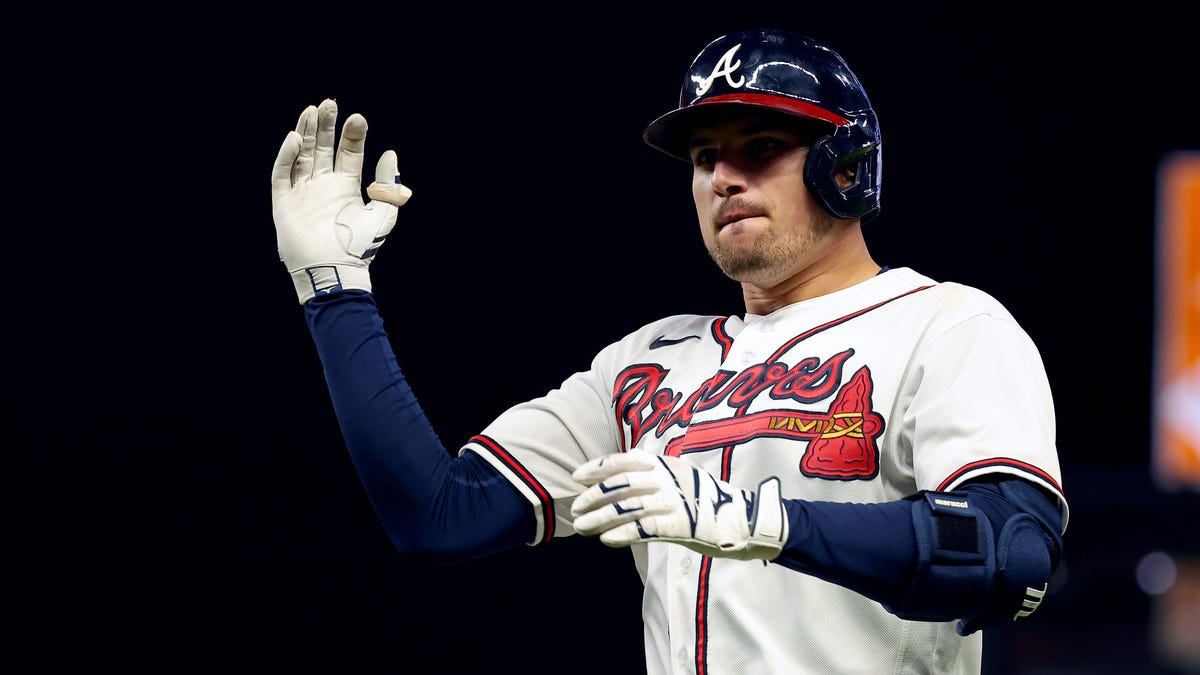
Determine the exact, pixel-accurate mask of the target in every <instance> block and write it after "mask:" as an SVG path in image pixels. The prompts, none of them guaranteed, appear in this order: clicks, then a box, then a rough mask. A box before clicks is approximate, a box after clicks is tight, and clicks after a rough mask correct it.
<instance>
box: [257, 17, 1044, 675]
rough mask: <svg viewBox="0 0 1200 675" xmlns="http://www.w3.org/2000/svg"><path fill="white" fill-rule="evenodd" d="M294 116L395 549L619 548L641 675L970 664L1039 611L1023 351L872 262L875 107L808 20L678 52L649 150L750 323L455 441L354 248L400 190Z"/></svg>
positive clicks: (331, 378) (699, 334)
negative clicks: (673, 171)
mask: <svg viewBox="0 0 1200 675" xmlns="http://www.w3.org/2000/svg"><path fill="white" fill-rule="evenodd" d="M336 120H337V106H336V104H334V103H333V102H332V101H330V100H326V101H324V102H322V103H321V105H320V106H310V107H309V108H307V109H306V110H305V111H304V112H303V113H302V115H301V117H300V120H299V122H298V124H297V127H296V130H295V131H294V132H290V133H288V134H287V137H286V138H285V140H284V142H283V145H282V146H281V148H280V151H279V154H278V157H277V158H276V162H275V166H274V170H273V174H272V197H273V205H274V219H275V224H276V230H277V234H278V242H279V253H280V258H281V259H282V260H283V262H284V263H285V265H286V266H287V269H288V270H289V272H290V273H291V275H292V278H293V281H294V282H295V286H296V290H297V295H298V298H299V301H300V302H301V304H302V305H303V307H304V313H305V317H306V320H307V322H308V325H309V328H310V331H311V333H312V336H313V339H314V340H315V343H316V347H317V350H318V353H319V354H320V357H321V360H322V363H323V365H324V368H325V375H326V379H327V382H328V386H329V391H330V393H331V396H332V399H333V404H334V407H335V411H336V413H337V417H338V420H339V423H340V425H341V429H342V432H343V436H344V438H345V441H346V444H347V447H348V448H349V451H350V453H351V456H352V458H353V461H354V463H355V466H356V468H357V470H358V473H359V475H360V477H361V479H362V482H363V485H364V486H365V488H366V490H367V492H368V494H369V496H370V498H371V500H372V503H373V505H374V507H375V509H376V512H377V513H378V515H379V518H380V520H381V522H382V524H383V525H384V527H385V528H386V529H387V532H388V534H389V535H390V536H391V538H392V541H393V542H394V544H395V546H396V548H397V550H399V551H400V552H401V553H402V554H404V555H405V556H408V557H410V558H412V559H414V560H423V561H427V562H429V563H430V564H449V563H454V562H457V561H462V560H467V559H472V558H477V557H479V556H483V555H487V554H489V553H493V552H496V551H499V550H502V549H505V548H509V547H514V546H519V545H536V544H542V543H546V542H549V541H550V540H552V539H553V538H555V537H561V536H569V535H571V534H575V533H579V534H582V535H598V536H599V537H600V539H601V540H602V541H603V542H604V543H606V544H608V545H610V546H616V547H629V548H630V550H631V551H632V553H633V558H634V562H635V564H636V566H637V569H638V571H639V573H640V575H641V577H642V580H643V582H644V584H645V596H644V601H643V616H642V618H643V622H644V626H645V630H644V635H645V648H646V665H647V672H648V673H650V674H651V675H657V674H659V673H677V672H695V673H710V674H713V675H720V674H723V673H735V672H737V673H742V672H747V673H789V674H794V673H835V672H837V673H844V672H871V673H877V672H956V673H966V672H978V671H979V670H980V668H981V662H982V631H981V629H986V628H988V627H991V626H998V625H1004V624H1008V623H1011V622H1012V621H1014V620H1017V619H1019V618H1022V617H1025V616H1028V615H1029V614H1030V613H1032V612H1033V611H1034V610H1035V609H1036V608H1037V607H1038V605H1039V604H1040V602H1041V600H1042V597H1043V596H1044V594H1045V592H1046V590H1047V587H1048V583H1049V579H1050V576H1051V574H1052V573H1053V571H1054V569H1055V568H1056V566H1057V564H1058V562H1059V560H1060V557H1061V550H1062V538H1061V535H1062V533H1063V531H1064V530H1065V527H1066V520H1067V504H1066V500H1065V497H1064V495H1063V492H1062V488H1061V476H1060V470H1059V463H1058V457H1057V450H1056V447H1055V420H1054V410H1053V403H1052V398H1051V393H1050V390H1049V386H1048V382H1047V378H1046V374H1045V371H1044V368H1043V365H1042V362H1041V357H1040V354H1039V353H1038V350H1037V348H1036V347H1035V345H1034V344H1033V343H1032V341H1031V340H1030V339H1029V337H1028V335H1027V334H1026V333H1025V332H1024V331H1023V330H1022V328H1021V327H1020V326H1019V325H1018V324H1017V323H1016V321H1015V320H1014V319H1013V317H1012V316H1011V315H1010V313H1009V312H1008V311H1007V310H1006V309H1005V308H1004V307H1002V306H1001V305H1000V304H999V303H998V302H997V301H996V300H995V299H993V298H992V297H991V296H989V295H987V294H986V293H984V292H982V291H980V290H977V289H974V288H970V287H967V286H963V285H961V284H956V283H949V282H941V283H939V282H937V281H934V280H933V279H930V278H928V277H925V276H923V275H921V274H919V273H917V272H916V271H914V270H912V269H908V268H899V269H888V268H886V267H881V266H880V265H879V264H877V263H876V262H875V261H874V260H873V259H872V257H871V254H870V253H869V251H868V248H867V246H866V243H865V240H864V236H863V232H862V224H863V222H864V221H868V220H870V219H871V218H873V217H875V216H876V215H877V213H878V212H879V209H880V179H881V168H882V165H881V161H882V156H881V145H880V135H879V127H878V123H877V120H876V117H875V113H874V111H873V110H872V108H871V105H870V102H869V100H868V99H867V96H866V93H865V92H864V91H863V89H862V86H861V84H860V83H859V81H858V79H857V78H856V77H855V76H854V74H853V73H852V72H851V71H850V69H849V67H848V66H847V65H846V64H845V62H844V61H843V60H842V59H841V57H840V56H838V55H837V54H836V53H834V52H833V51H831V50H829V49H828V48H826V47H824V46H822V45H820V44H818V43H817V42H815V41H813V40H811V39H810V38H807V37H805V36H802V35H797V34H794V33H788V32H783V31H773V30H763V31H743V32H738V33H733V34H730V35H726V36H723V37H720V38H718V39H716V40H714V41H713V42H711V43H710V44H709V45H707V46H706V47H705V48H704V49H703V50H702V51H701V52H700V54H699V55H698V56H697V57H696V59H695V60H694V62H693V63H692V65H691V67H690V68H689V69H688V72H687V73H686V75H685V78H684V84H683V92H682V95H681V98H680V105H679V107H678V108H677V109H675V110H673V111H671V112H668V113H667V114H665V115H663V116H662V117H660V118H658V119H656V120H654V121H653V122H652V123H651V124H650V125H649V126H648V127H647V129H646V132H645V135H644V138H645V140H646V142H647V143H648V144H649V145H650V146H652V147H654V148H656V149H658V150H661V151H663V152H665V153H667V154H669V155H672V156H675V157H678V158H680V159H684V160H686V161H688V162H689V163H690V164H691V166H692V196H693V198H694V200H695V205H696V213H697V216H698V222H699V227H700V234H701V237H702V238H703V240H704V243H705V246H706V247H707V249H708V251H709V253H710V254H711V256H712V258H713V260H714V261H715V262H716V263H717V264H718V265H719V266H720V267H721V269H722V270H723V271H724V272H725V274H726V275H727V276H729V277H730V278H731V279H732V280H734V281H736V282H738V283H739V284H740V285H741V288H742V291H743V296H744V299H745V308H746V312H745V314H744V315H743V316H696V315H677V316H669V317H665V318H663V319H660V320H657V321H654V322H652V323H650V324H648V325H645V326H642V327H640V328H636V329H634V330H632V332H629V333H628V334H627V335H626V336H625V337H624V338H622V339H620V340H617V341H616V342H614V343H612V344H610V345H608V346H607V347H605V348H604V349H602V350H601V351H600V352H599V353H598V354H597V355H596V356H595V358H594V359H593V360H592V362H591V364H590V366H589V367H588V368H587V369H585V370H582V371H580V372H577V373H575V374H574V375H571V376H570V377H568V378H567V379H566V380H565V381H564V382H563V383H562V385H561V386H560V387H558V388H556V389H554V390H553V391H550V392H547V393H546V394H545V395H544V396H542V397H539V398H537V399H535V400H532V401H529V402H526V403H522V404H518V405H516V406H514V407H512V408H511V409H509V410H507V411H504V412H503V413H502V414H500V416H499V417H498V418H496V420H495V421H494V422H492V423H491V424H489V425H488V426H487V427H486V428H485V429H483V430H481V431H480V433H479V434H478V435H476V436H474V437H472V438H470V439H468V440H467V441H466V442H465V443H464V444H463V445H462V447H461V448H460V449H459V451H458V452H457V453H456V454H455V455H454V456H451V453H449V452H447V449H446V448H445V447H444V446H443V445H442V444H441V442H440V441H439V440H438V437H437V435H436V433H434V431H433V430H432V428H431V427H430V425H429V423H428V420H427V419H426V418H425V416H424V413H423V412H422V410H421V408H420V406H419V404H418V402H417V400H416V397H415V395H414V393H413V392H412V391H411V390H410V389H409V388H408V385H407V383H406V382H405V379H404V376H403V374H402V372H401V370H400V367H399V364H398V362H397V360H396V357H395V355H394V354H393V352H392V349H391V346H390V343H389V341H388V338H387V335H386V333H385V332H384V330H383V323H382V319H381V318H380V316H379V313H378V311H377V308H376V306H375V303H374V299H373V295H372V287H371V282H370V276H369V274H368V264H369V262H370V260H371V258H372V256H373V254H374V252H375V251H376V250H377V249H378V247H379V246H380V245H382V243H383V241H384V239H385V238H386V236H387V235H388V234H389V233H390V231H391V229H392V227H393V225H394V223H395V221H396V217H397V213H398V208H399V207H400V206H402V205H403V204H404V203H405V202H406V201H407V199H408V198H409V197H410V196H411V192H410V191H409V190H408V189H407V188H406V187H405V186H403V185H401V184H399V183H398V182H396V154H395V153H394V152H392V151H387V152H385V153H384V154H383V156H382V157H381V158H380V160H379V161H378V163H377V165H376V173H375V181H374V182H372V183H371V185H369V186H368V188H367V193H368V195H369V196H370V197H371V201H370V202H368V203H366V204H364V203H363V201H362V196H361V171H362V166H363V159H364V148H365V137H366V128H367V127H366V121H365V119H363V118H362V116H361V115H351V116H350V117H349V118H348V119H347V120H346V122H345V125H344V127H343V130H342V136H341V138H340V140H338V142H337V145H336V148H335V140H336V139H335V136H336Z"/></svg>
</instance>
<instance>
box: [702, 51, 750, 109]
mask: <svg viewBox="0 0 1200 675" xmlns="http://www.w3.org/2000/svg"><path fill="white" fill-rule="evenodd" d="M741 47H742V45H741V43H738V44H736V45H734V46H733V47H731V48H730V49H729V51H727V52H725V53H724V54H723V55H722V56H721V58H719V59H717V63H716V65H714V66H713V70H712V72H711V73H709V75H708V77H697V76H695V75H693V76H692V81H693V82H695V83H696V96H697V97H699V96H703V95H704V94H705V93H706V92H707V91H708V90H709V89H712V86H713V82H714V81H716V79H717V78H718V77H724V78H725V81H726V82H728V83H729V86H730V87H732V88H734V89H740V88H741V87H742V85H744V84H746V78H745V77H741V76H739V77H738V79H737V81H736V82H735V81H734V79H733V76H734V74H735V73H737V70H738V68H741V67H742V61H741V59H738V60H737V61H736V62H734V60H733V55H734V53H735V52H737V50H738V49H741Z"/></svg>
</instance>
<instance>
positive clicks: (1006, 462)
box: [936, 457, 1063, 494]
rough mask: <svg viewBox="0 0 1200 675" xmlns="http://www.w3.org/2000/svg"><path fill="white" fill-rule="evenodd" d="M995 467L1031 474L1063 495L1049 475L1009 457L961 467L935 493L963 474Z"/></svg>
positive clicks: (1056, 482)
mask: <svg viewBox="0 0 1200 675" xmlns="http://www.w3.org/2000/svg"><path fill="white" fill-rule="evenodd" d="M995 466H1005V467H1009V468H1013V469H1019V470H1021V471H1023V472H1025V473H1028V474H1031V475H1033V476H1037V477H1038V478H1040V479H1042V480H1044V481H1046V482H1047V483H1049V484H1051V485H1053V486H1054V489H1055V490H1058V493H1059V494H1063V490H1062V486H1060V485H1059V484H1058V481H1056V480H1054V479H1053V478H1051V477H1050V474H1048V473H1046V472H1045V471H1043V470H1042V469H1039V468H1038V467H1036V466H1034V465H1032V464H1027V463H1025V462H1022V461H1021V460H1019V459H1012V458H1011V457H993V458H991V459H981V460H979V461H978V462H971V463H970V464H967V465H965V466H962V467H960V468H959V469H958V470H957V471H955V472H954V473H952V474H950V475H949V476H947V477H946V479H945V480H943V481H942V482H941V483H939V484H938V486H937V488H936V491H937V492H941V491H942V490H945V489H946V486H948V485H950V484H951V483H953V482H954V481H956V480H958V479H959V478H960V477H962V475H963V474H965V473H967V472H970V471H975V470H977V469H986V468H990V467H995Z"/></svg>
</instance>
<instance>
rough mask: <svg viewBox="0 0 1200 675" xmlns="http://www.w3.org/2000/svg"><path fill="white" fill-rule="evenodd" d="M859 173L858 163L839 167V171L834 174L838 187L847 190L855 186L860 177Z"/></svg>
mask: <svg viewBox="0 0 1200 675" xmlns="http://www.w3.org/2000/svg"><path fill="white" fill-rule="evenodd" d="M857 171H858V164H857V163H852V164H846V165H844V166H841V167H838V170H837V171H835V172H834V174H833V177H834V179H836V180H837V184H838V187H839V188H841V189H843V190H845V189H846V188H848V187H850V186H851V185H854V182H855V181H856V180H857V176H858V174H857Z"/></svg>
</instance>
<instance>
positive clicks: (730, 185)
mask: <svg viewBox="0 0 1200 675" xmlns="http://www.w3.org/2000/svg"><path fill="white" fill-rule="evenodd" d="M712 186H713V192H715V193H717V194H718V195H719V196H721V197H729V196H731V195H735V194H738V193H739V192H743V191H744V190H745V189H746V175H745V173H743V172H742V171H741V170H739V169H738V167H737V166H736V165H735V164H734V163H733V162H731V161H729V158H728V157H722V156H718V157H717V161H716V162H714V163H713V175H712Z"/></svg>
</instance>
